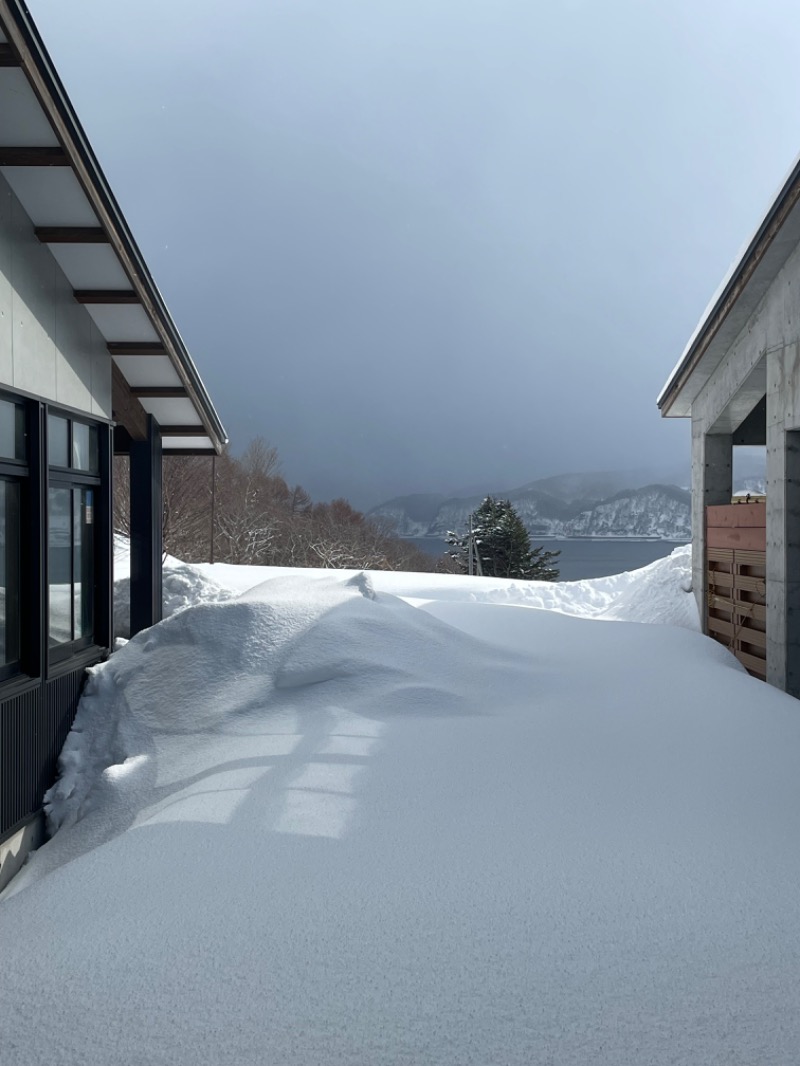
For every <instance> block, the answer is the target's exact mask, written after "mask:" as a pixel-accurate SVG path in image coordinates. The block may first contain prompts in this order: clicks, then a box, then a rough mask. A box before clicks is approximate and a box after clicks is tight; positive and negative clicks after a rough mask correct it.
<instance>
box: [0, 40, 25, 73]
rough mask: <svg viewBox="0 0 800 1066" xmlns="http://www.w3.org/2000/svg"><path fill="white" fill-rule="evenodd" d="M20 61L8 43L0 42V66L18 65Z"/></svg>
mask: <svg viewBox="0 0 800 1066" xmlns="http://www.w3.org/2000/svg"><path fill="white" fill-rule="evenodd" d="M20 65H21V64H20V61H19V59H18V58H17V53H16V52H15V51H14V49H13V48H12V47H11V45H10V44H0V67H18V66H20Z"/></svg>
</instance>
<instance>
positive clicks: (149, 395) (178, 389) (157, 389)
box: [131, 385, 186, 400]
mask: <svg viewBox="0 0 800 1066" xmlns="http://www.w3.org/2000/svg"><path fill="white" fill-rule="evenodd" d="M131 394H132V395H133V396H135V397H136V399H137V400H178V399H182V398H183V397H184V396H186V389H185V388H184V387H183V385H174V386H172V385H153V386H149V385H148V386H146V387H144V386H143V387H140V388H136V387H133V388H132V389H131Z"/></svg>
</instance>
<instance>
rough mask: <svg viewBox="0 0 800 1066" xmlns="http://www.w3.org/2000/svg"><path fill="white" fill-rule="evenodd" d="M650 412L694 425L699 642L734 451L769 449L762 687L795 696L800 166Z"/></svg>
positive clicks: (799, 557) (798, 654)
mask: <svg viewBox="0 0 800 1066" xmlns="http://www.w3.org/2000/svg"><path fill="white" fill-rule="evenodd" d="M658 406H659V408H660V409H661V413H662V414H663V415H665V416H667V417H670V418H691V420H692V554H693V557H692V567H693V575H694V582H693V583H694V589H695V594H696V596H697V600H698V605H699V607H700V611H701V617H702V618H704V619H705V625H706V627H707V631H710V630H712V629H713V628H714V625H713V615H714V611H713V609H712V608H713V604H714V596H715V591H714V588H713V587H712V584H713V583H710V580H709V571H708V563H709V554H710V552H711V549H710V548H709V544H710V543H712V541H713V538H712V537H711V535H710V526H711V525H716V524H717V519H718V517H719V515H720V513H721V515H722V524H723V525H725V524H728V525H730V524H731V523H730V522H728V521H727V520H726V519H725V514H724V512H717V511H716V507H717V506H719V505H730V502H731V489H732V455H733V448H734V447H736V446H737V445H763V446H765V448H766V480H767V496H766V503H765V504H762V505H761V506H762V507H763V508H764V512H763V518H762V524H763V526H764V527H765V538H764V539H765V549H766V564H765V568H766V581H765V585H766V606H765V607H764V608H762V610H763V613H764V620H765V626H764V627H763V629H764V631H765V632H764V634H763V636H764V637H765V639H764V640H763V646H764V649H765V656H766V678H767V680H768V681H769V682H770V683H771V684H773V685H776V686H777V687H779V688H782V689H785V690H786V691H787V692H789V693H791V694H792V695H794V696H800V163H798V165H796V166H795V168H794V170H793V171H792V173H791V174H790V175H789V177H788V179H787V180H786V182H785V183H784V185H783V187H782V188H781V189H780V191H779V193H778V195H777V197H776V198H775V200H774V201H773V203H772V205H771V206H770V208H769V211H768V212H767V214H766V216H765V218H764V219H763V221H762V222H761V224H760V226H759V227H758V229H757V230H756V233H755V234H754V236H753V238H752V239H751V240H750V241H749V243H748V244H747V245H746V247H745V249H744V251H743V253H742V255H741V256H740V258H739V259H737V261H736V262H735V263H734V265H733V267H732V268H731V270H730V272H729V273H728V275H727V277H726V278H725V279H724V281H723V283H722V285H721V286H720V288H719V289H718V291H717V293H716V294H715V296H714V297H713V299H712V301H711V303H710V304H709V306H708V309H707V311H706V312H705V314H704V315H703V317H702V318H701V320H700V323H699V324H698V326H697V329H696V330H695V331H694V333H693V335H692V337H691V339H690V340H689V343H688V344H687V346H686V349H685V351H684V352H683V355H682V356H681V358H680V360H679V362H678V365H677V366H676V367H675V369H674V371H673V372H672V375H671V376H670V378H669V380H668V382H667V384H666V385H665V387H664V389H663V391H662V393H661V395H660V396H659V398H658ZM709 507H711V508H712V509H714V510H712V511H709V510H708V509H709ZM740 513H743V512H734V519H733V523H734V524H735V518H736V516H737V515H738V514H740ZM712 514H715V515H716V516H717V517H715V519H714V522H713V523H711V522H710V520H709V516H710V515H712ZM737 535H738V536H741V531H740V532H739V534H737ZM732 536H733V535H732ZM735 539H736V537H735V536H733V539H732V540H730V541H729V542H730V543H731V544H734V543H735ZM717 543H720V542H717ZM726 543H728V542H726ZM742 543H744V540H743V541H742ZM711 554H713V552H711ZM732 580H733V584H736V578H735V577H734V578H733V579H732ZM751 613H752V611H751ZM710 618H712V621H711V622H710V621H709V619H710ZM731 622H732V626H733V630H735V629H736V626H737V624H738V623H737V621H736V619H735V618H732V620H731ZM732 634H733V631H732Z"/></svg>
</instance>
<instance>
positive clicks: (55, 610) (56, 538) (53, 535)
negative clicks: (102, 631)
mask: <svg viewBox="0 0 800 1066" xmlns="http://www.w3.org/2000/svg"><path fill="white" fill-rule="evenodd" d="M94 491H95V490H94V489H92V488H83V487H81V488H75V487H66V486H64V487H61V486H58V487H51V489H50V493H49V516H50V540H49V560H50V644H51V646H52V645H55V644H66V643H68V642H69V641H73V640H79V639H80V638H81V637H91V635H92V632H93V629H94V566H93V559H94V536H93V534H94Z"/></svg>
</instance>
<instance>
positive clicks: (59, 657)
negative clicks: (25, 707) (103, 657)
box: [43, 404, 106, 665]
mask: <svg viewBox="0 0 800 1066" xmlns="http://www.w3.org/2000/svg"><path fill="white" fill-rule="evenodd" d="M50 416H54V417H56V418H61V419H64V420H65V421H66V422H67V425H68V433H67V458H68V459H69V460H70V461H72V459H73V456H74V447H73V426H74V425H75V424H78V425H83V426H88V427H89V429H90V431H91V430H92V429H93V428H94V430H95V432H96V434H97V437H98V441H97V446H96V454H97V472H96V473H95V472H90V471H87V470H78V469H76V468H75V467H73V466H56V465H51V463H50V455H49V419H50ZM44 424H45V426H46V427H47V429H46V432H45V441H44V448H43V453H44V458H45V463H46V470H47V475H46V482H45V496H44V505H45V512H46V516H47V520H46V523H45V528H44V541H45V557H46V560H47V561H46V580H45V600H46V610H45V615H44V619H43V631H44V634H43V635H44V639H45V642H46V645H47V660H48V662H49V663H50V664H51V665H57V664H59V663H63V662H65V661H67V660H69V659H71V658H72V657H73V656H74V655H76V654H79V653H80V652H83V651H84V650H85V649H86V648H91V647H93V646H96V645H97V644H98V641H97V639H96V636H97V630H98V620H99V618H101V615H100V613H99V612H100V611H101V610H102V605H101V594H100V578H101V574H102V566H101V558H100V552H101V550H102V548H101V542H102V538H98V536H97V528H98V526H97V517H98V515H99V510H100V507H101V506H102V503H101V501H103V499H104V497H105V495H106V493H104V492H103V461H102V454H101V453H102V447H101V442H100V437H101V427H102V423H99V422H96V421H94V420H93V419H92V418H91V417H88V416H86V415H83V414H75V413H73V412H72V411H66V410H64V409H63V408H60V407H57V406H56V405H54V404H47V405H45V418H44ZM54 488H61V489H69V490H70V516H71V517H70V549H71V550H70V585H71V587H72V589H73V592H72V594H71V596H70V624H71V631H72V632H74V624H75V623H74V587H75V574H74V544H73V542H72V529H73V525H72V522H73V519H74V516H73V511H72V508H73V506H74V502H73V501H74V495H73V492H74V490H75V489H82V488H91V489H94V500H93V508H94V511H95V516H94V518H93V522H94V525H95V530H94V533H93V543H92V574H91V597H92V630H91V632H90V633H87V634H86V635H84V636H80V637H74V638H73V639H71V640H67V641H62V642H60V643H58V644H51V643H50V621H51V609H50V608H51V603H50V587H51V586H50V565H51V564H50V552H49V547H50V507H49V497H50V490H51V489H54Z"/></svg>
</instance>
